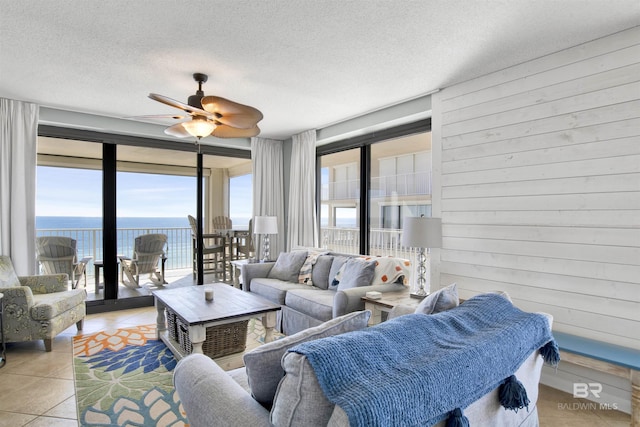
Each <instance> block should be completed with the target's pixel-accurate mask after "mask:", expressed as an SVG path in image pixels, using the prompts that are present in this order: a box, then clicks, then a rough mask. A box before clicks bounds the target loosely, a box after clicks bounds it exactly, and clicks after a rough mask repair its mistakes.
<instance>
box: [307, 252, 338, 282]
mask: <svg viewBox="0 0 640 427" xmlns="http://www.w3.org/2000/svg"><path fill="white" fill-rule="evenodd" d="M332 264H333V257H332V256H331V255H321V256H319V257H318V259H317V260H316V263H315V264H314V265H313V269H312V270H311V281H312V282H313V286H315V287H317V288H320V289H327V288H328V287H329V272H330V271H331V265H332Z"/></svg>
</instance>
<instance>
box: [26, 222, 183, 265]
mask: <svg viewBox="0 0 640 427" xmlns="http://www.w3.org/2000/svg"><path fill="white" fill-rule="evenodd" d="M151 233H161V234H166V235H167V250H166V254H167V263H166V268H167V270H175V269H181V268H191V260H192V256H193V255H192V252H193V244H192V242H191V228H189V227H174V228H118V229H117V234H116V236H117V242H118V254H122V255H126V256H129V257H130V256H132V255H133V245H134V241H135V238H136V237H137V236H140V235H142V234H151ZM36 235H37V236H38V237H40V236H65V237H71V238H72V239H75V240H76V242H77V243H76V244H77V252H78V258H83V257H87V256H90V257H93V260H96V259H102V229H100V228H73V229H72V228H65V229H38V230H36ZM87 275H88V276H94V268H93V262H92V263H90V264H89V268H88V270H87Z"/></svg>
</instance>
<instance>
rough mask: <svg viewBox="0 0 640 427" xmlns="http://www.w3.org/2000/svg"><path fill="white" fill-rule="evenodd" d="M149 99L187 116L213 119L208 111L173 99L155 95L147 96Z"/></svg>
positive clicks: (212, 115)
mask: <svg viewBox="0 0 640 427" xmlns="http://www.w3.org/2000/svg"><path fill="white" fill-rule="evenodd" d="M149 98H151V99H153V100H154V101H158V102H161V103H163V104H165V105H169V106H171V107H174V108H177V109H179V110H182V111H185V112H187V113H189V114H191V115H192V116H193V115H196V116H205V117H208V118H215V114H213V113H211V112H209V111H205V110H202V109H200V108H196V107H192V106H191V105H189V104H185V103H183V102H180V101H176V100H175V99H172V98H169V97H167V96H164V95H158V94H157V93H150V94H149Z"/></svg>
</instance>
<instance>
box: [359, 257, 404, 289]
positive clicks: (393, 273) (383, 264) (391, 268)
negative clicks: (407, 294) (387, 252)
mask: <svg viewBox="0 0 640 427" xmlns="http://www.w3.org/2000/svg"><path fill="white" fill-rule="evenodd" d="M362 258H363V259H365V260H367V261H375V262H376V271H375V275H374V276H373V280H372V281H371V284H372V285H384V284H387V283H395V282H400V283H402V284H403V285H407V284H409V274H410V273H411V270H410V268H411V261H409V260H408V259H402V258H395V257H391V256H386V257H384V256H376V257H373V256H371V257H362Z"/></svg>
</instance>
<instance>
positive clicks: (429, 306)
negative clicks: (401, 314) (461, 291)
mask: <svg viewBox="0 0 640 427" xmlns="http://www.w3.org/2000/svg"><path fill="white" fill-rule="evenodd" d="M459 303H460V301H459V299H458V289H457V287H456V284H455V283H452V284H450V285H449V286H447V287H445V288H442V289H440V290H439V291H436V292H434V293H432V294H430V295H429V296H428V297H426V298H425V299H424V300H422V302H421V303H420V304H419V305H418V307H416V311H415V312H416V313H422V314H435V313H440V312H441V311H446V310H449V309H451V308H455V307H457V306H458V304H459Z"/></svg>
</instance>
